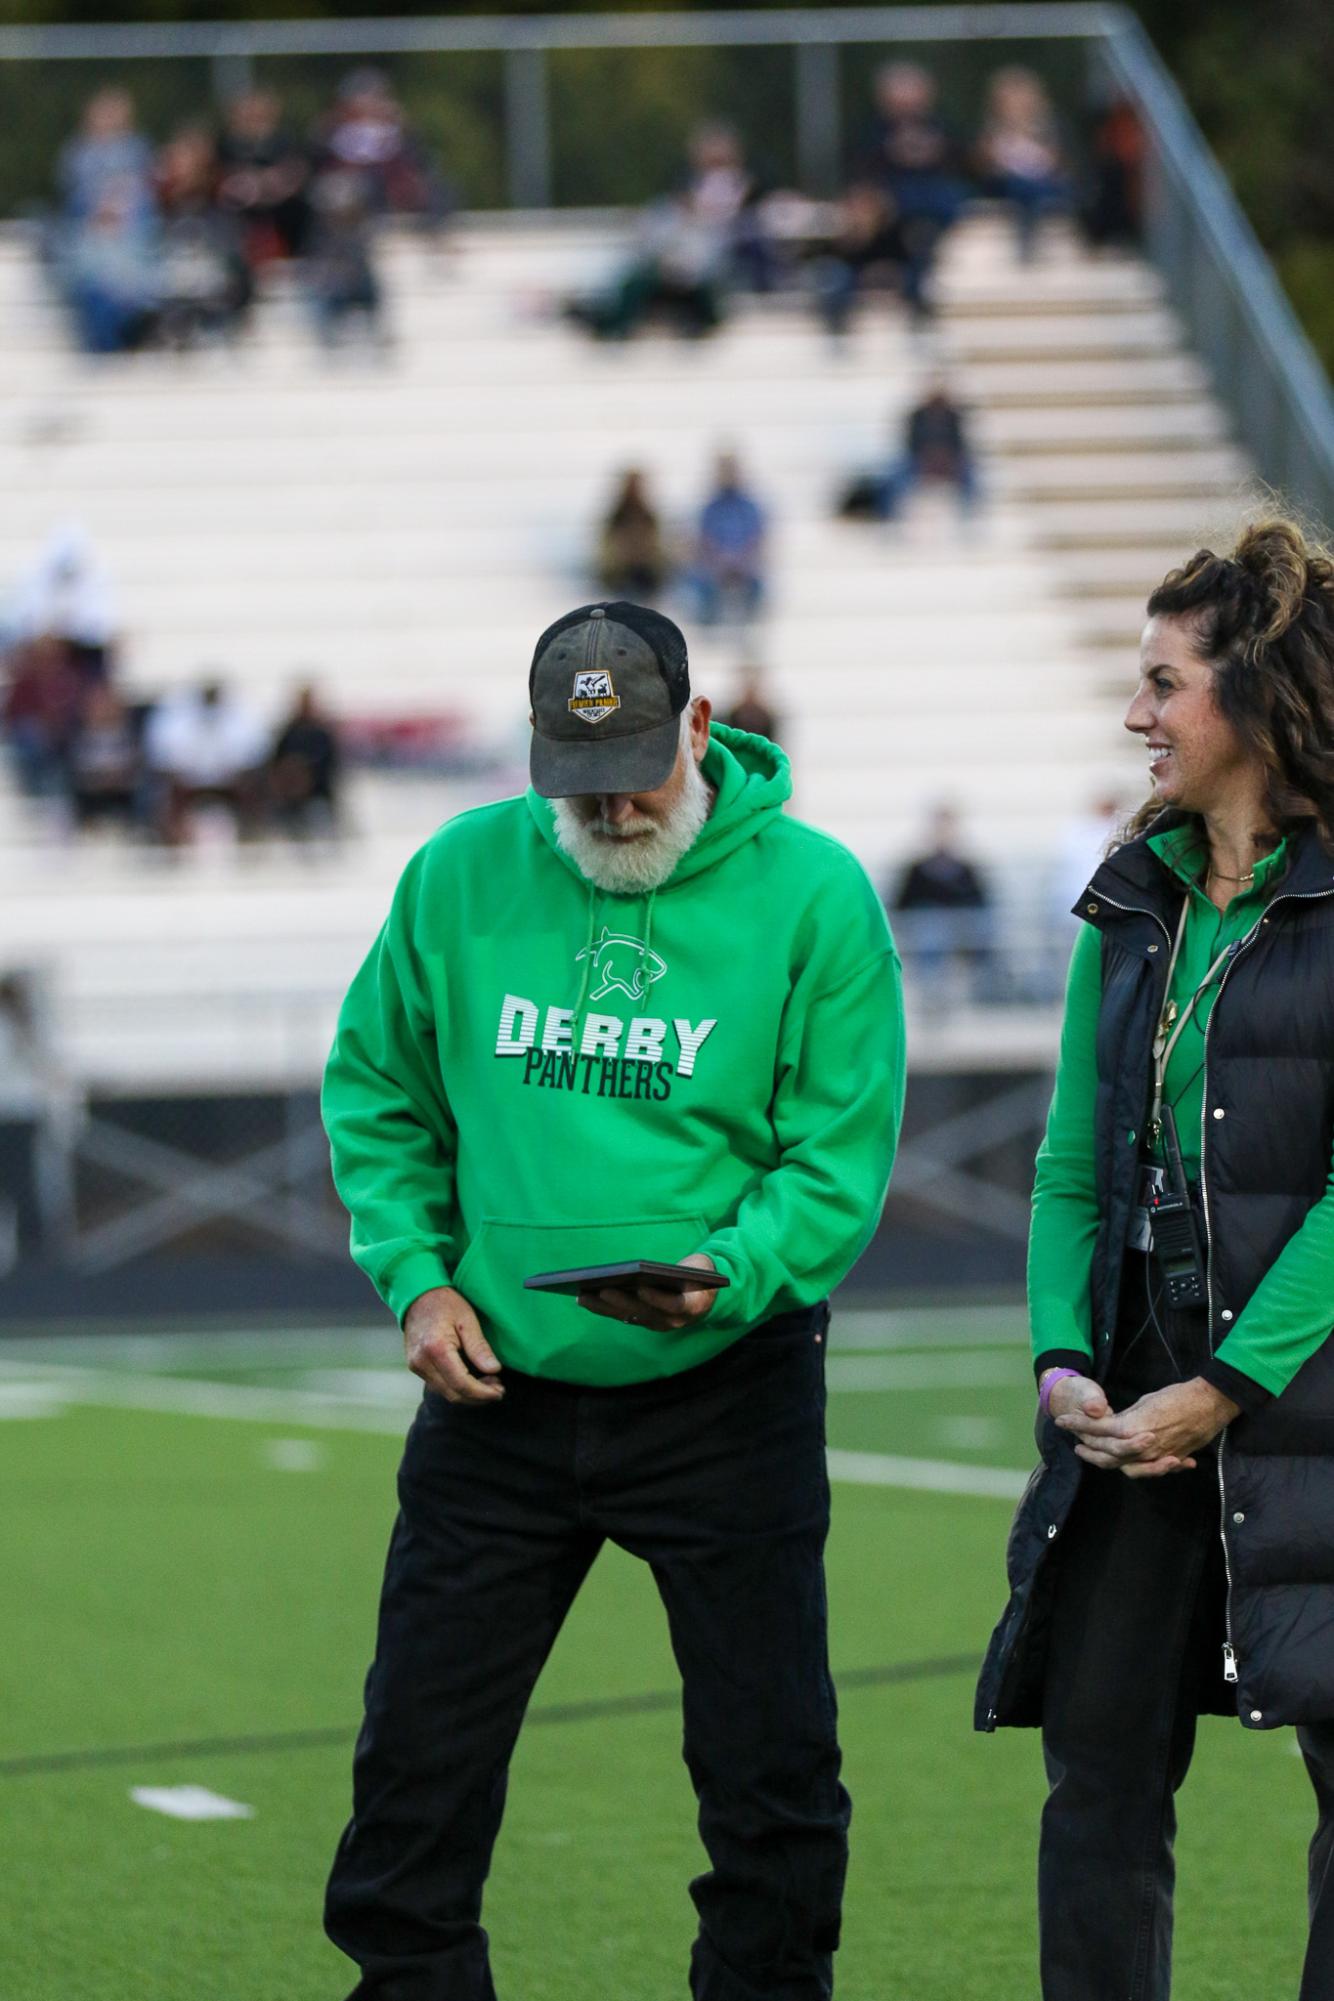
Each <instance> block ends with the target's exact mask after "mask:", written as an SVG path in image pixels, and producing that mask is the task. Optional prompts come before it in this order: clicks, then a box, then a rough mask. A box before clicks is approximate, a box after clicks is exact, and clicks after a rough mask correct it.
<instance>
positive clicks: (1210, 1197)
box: [976, 815, 1334, 1729]
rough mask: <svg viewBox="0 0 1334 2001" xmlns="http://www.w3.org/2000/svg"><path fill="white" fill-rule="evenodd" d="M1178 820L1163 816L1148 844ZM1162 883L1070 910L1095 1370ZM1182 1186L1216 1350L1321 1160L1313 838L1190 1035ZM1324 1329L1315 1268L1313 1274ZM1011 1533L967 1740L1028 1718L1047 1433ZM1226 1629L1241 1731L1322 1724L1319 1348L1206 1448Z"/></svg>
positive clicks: (1038, 1656) (1323, 1073)
mask: <svg viewBox="0 0 1334 2001" xmlns="http://www.w3.org/2000/svg"><path fill="white" fill-rule="evenodd" d="M1178 818H1179V816H1169V815H1164V816H1163V817H1162V818H1161V819H1160V820H1159V821H1158V822H1157V823H1156V825H1155V827H1154V829H1153V830H1152V831H1154V832H1160V831H1164V830H1166V828H1167V827H1169V826H1171V825H1172V824H1174V821H1175V820H1176V819H1178ZM1182 894H1183V890H1182V886H1181V883H1180V881H1179V880H1178V878H1177V877H1176V876H1174V875H1173V874H1172V872H1171V871H1170V870H1169V869H1168V868H1167V867H1166V866H1165V865H1164V864H1163V863H1162V862H1161V861H1160V860H1159V859H1158V857H1157V856H1156V855H1155V854H1154V852H1153V850H1152V849H1151V848H1150V847H1149V845H1148V841H1147V837H1145V838H1142V839H1140V840H1137V841H1132V842H1130V843H1128V844H1127V845H1126V846H1125V847H1123V848H1119V849H1118V850H1117V851H1116V853H1115V854H1114V855H1112V856H1111V857H1110V858H1109V859H1108V860H1107V861H1105V862H1104V863H1103V865H1102V867H1101V868H1100V869H1099V870H1098V872H1097V874H1096V875H1095V876H1094V878H1093V880H1092V882H1091V883H1090V884H1089V886H1088V889H1087V890H1086V891H1085V893H1084V895H1083V896H1082V897H1081V898H1080V900H1079V902H1078V903H1077V904H1076V906H1075V908H1076V911H1077V913H1078V914H1079V915H1080V916H1081V917H1083V918H1084V919H1085V921H1086V922H1088V923H1090V924H1094V925H1096V926H1097V928H1098V930H1099V931H1100V932H1101V934H1102V941H1103V950H1102V978H1103V1000H1102V1010H1101V1013H1100V1016H1099V1021H1098V1097H1097V1111H1096V1120H1095V1133H1094V1144H1095V1148H1096V1159H1097V1181H1098V1194H1099V1205H1100V1208H1101V1211H1102V1227H1101V1229H1100V1232H1099V1236H1098V1242H1097V1246H1096V1249H1095V1252H1094V1259H1093V1273H1092V1307H1093V1327H1094V1343H1095V1355H1096V1360H1095V1367H1096V1369H1097V1372H1098V1373H1099V1374H1100V1375H1101V1374H1104V1373H1105V1372H1106V1369H1107V1366H1108V1363H1109V1361H1110V1358H1111V1345H1112V1330H1113V1329H1114V1328H1115V1326H1116V1310H1117V1294H1118V1290H1119V1286H1120V1277H1121V1265H1122V1249H1123V1246H1124V1243H1125V1238H1126V1229H1127V1225H1128V1222H1129V1217H1130V1210H1131V1207H1132V1205H1133V1203H1134V1199H1135V1189H1136V1180H1137V1169H1138V1161H1139V1158H1140V1155H1141V1152H1142V1149H1143V1134H1144V1125H1145V1121H1146V1120H1147V1117H1148V1111H1149V1096H1150V1088H1151V1081H1152V1056H1151V1045H1152V1041H1153V1033H1154V1027H1155V1024H1156V1022H1157V1020H1158V1017H1159V1014H1160V1011H1161V1008H1162V1000H1163V989H1164V985H1165V982H1166V977H1167V965H1168V960H1169V959H1170V957H1171V949H1172V936H1173V932H1174V928H1175V924H1176V920H1177V917H1178V915H1179V913H1180V910H1181V898H1182ZM1205 1052H1206V1054H1205V1093H1204V1119H1203V1135H1202V1148H1201V1184H1202V1188H1203V1193H1204V1201H1205V1210H1206V1217H1207V1222H1208V1234H1209V1320H1210V1336H1211V1343H1212V1345H1213V1346H1214V1347H1217V1346H1218V1345H1219V1344H1220V1342H1221V1341H1222V1340H1223V1339H1224V1338H1225V1337H1226V1335H1227V1333H1228V1332H1229V1329H1230V1327H1231V1326H1232V1324H1233V1322H1234V1321H1235V1319H1236V1317H1237V1316H1238V1315H1239V1314H1240V1312H1241V1310H1242V1308H1243V1307H1244V1306H1245V1304H1246V1302H1247V1300H1248V1299H1249V1298H1250V1296H1251V1294H1252V1293H1253V1292H1254V1291H1255V1289H1256V1287H1257V1286H1258V1284H1259V1283H1260V1280H1261V1279H1262V1278H1263V1277H1264V1275H1265V1273H1266V1271H1267V1270H1268V1269H1269V1267H1270V1265H1271V1264H1272V1263H1273V1262H1274V1259H1275V1258H1276V1257H1277V1255H1278V1253H1279V1252H1280V1251H1281V1250H1282V1248H1283V1246H1284V1244H1285V1243H1286V1242H1287V1241H1288V1239H1289V1237H1291V1236H1292V1235H1293V1233H1294V1232H1295V1231H1296V1230H1297V1229H1298V1228H1299V1227H1300V1225H1301V1223H1302V1220H1303V1218H1304V1217H1305V1215H1306V1214H1307V1211H1308V1210H1309V1209H1310V1208H1311V1207H1312V1206H1313V1204H1314V1203H1316V1202H1318V1201H1319V1200H1320V1198H1321V1196H1322V1195H1323V1194H1324V1193H1325V1190H1326V1187H1327V1186H1328V1183H1329V1177H1330V1162H1331V1153H1332V1152H1334V858H1331V856H1330V855H1329V854H1328V853H1327V851H1326V850H1325V848H1324V847H1323V845H1322V844H1321V842H1320V841H1319V839H1318V838H1317V837H1316V835H1315V834H1314V833H1308V834H1305V835H1303V836H1301V837H1300V838H1299V839H1297V840H1296V841H1295V842H1294V851H1293V859H1292V863H1291V866H1290V867H1289V869H1288V872H1287V874H1286V875H1285V876H1284V878H1283V880H1282V881H1281V882H1280V883H1279V885H1278V887H1277V888H1276V890H1275V891H1274V893H1273V895H1272V897H1271V898H1270V901H1269V903H1268V904H1267V906H1266V907H1265V909H1264V911H1263V913H1262V914H1261V915H1260V917H1259V918H1258V919H1257V922H1256V925H1255V927H1254V929H1253V930H1252V931H1251V932H1250V933H1249V934H1248V935H1247V937H1246V938H1245V939H1244V940H1243V941H1242V942H1241V944H1240V945H1239V946H1237V947H1236V948H1235V949H1234V951H1233V955H1232V958H1231V960H1230V961H1229V963H1228V965H1227V966H1226V968H1225V969H1224V972H1223V975H1222V984H1221V987H1220V990H1219V992H1218V994H1217V996H1216V998H1215V1001H1214V1007H1213V1011H1212V1014H1211V1015H1210V1018H1209V1022H1208V1028H1207V1035H1206V1042H1205ZM1330 1323H1331V1327H1334V1270H1332V1271H1331V1273H1330ZM1040 1445H1041V1448H1042V1452H1043V1465H1042V1466H1041V1467H1040V1468H1039V1469H1038V1471H1037V1472H1036V1473H1035V1474H1034V1477H1033V1479H1032V1480H1031V1481H1030V1482H1029V1487H1028V1490H1027V1492H1026V1493H1025V1495H1024V1498H1023V1500H1022V1501H1021V1503H1020V1506H1019V1512H1018V1514H1017V1516H1016V1518H1015V1523H1014V1528H1013V1530H1012V1532H1011V1538H1010V1548H1009V1570H1010V1582H1011V1587H1012V1592H1011V1601H1010V1605H1009V1607H1008V1608H1007V1611H1006V1613H1005V1615H1004V1617H1003V1618H1002V1620H1001V1622H1000V1625H999V1626H998V1627H997V1629H996V1633H995V1635H994V1636H993V1640H992V1645H991V1649H990V1651H989V1653H988V1656H987V1662H986V1665H985V1666H984V1668H983V1672H982V1679H981V1683H980V1685H979V1691H978V1705H977V1716H976V1721H977V1724H978V1727H979V1728H981V1729H993V1728H995V1727H996V1725H997V1724H998V1723H999V1724H1003V1723H1033V1722H1037V1721H1038V1720H1039V1707H1040V1696H1041V1673H1042V1653H1043V1651H1044V1646H1043V1643H1044V1639H1045V1629H1046V1603H1045V1593H1044V1589H1043V1576H1042V1573H1043V1570H1044V1568H1045V1558H1046V1555H1047V1553H1048V1552H1049V1550H1050V1549H1051V1547H1052V1545H1053V1543H1054V1542H1055V1541H1056V1539H1057V1538H1058V1536H1059V1534H1060V1530H1061V1528H1062V1527H1063V1525H1064V1522H1065V1518H1066V1516H1067V1514H1068V1512H1069V1509H1070V1506H1071V1505H1072V1503H1073V1500H1074V1496H1075V1493H1076V1491H1077V1489H1078V1485H1079V1478H1080V1468H1081V1465H1082V1462H1081V1461H1079V1460H1077V1459H1076V1458H1075V1457H1074V1454H1073V1451H1072V1449H1071V1447H1070V1441H1069V1440H1068V1438H1067V1437H1066V1436H1065V1435H1064V1434H1063V1433H1060V1432H1058V1431H1056V1430H1055V1427H1054V1426H1051V1425H1045V1426H1043V1427H1042V1428H1041V1433H1040ZM1219 1465H1220V1506H1221V1528H1222V1534H1223V1540H1224V1545H1225V1549H1226V1552H1227V1558H1228V1572H1229V1578H1230V1584H1231V1589H1230V1592H1229V1622H1228V1623H1229V1635H1230V1638H1231V1642H1232V1645H1233V1648H1234V1650H1235V1652H1236V1656H1237V1664H1238V1683H1237V1708H1238V1713H1239V1715H1240V1716H1241V1719H1242V1721H1243V1723H1246V1724H1248V1725H1249V1726H1250V1727H1252V1728H1255V1729H1268V1728H1271V1727H1274V1726H1277V1725H1279V1724H1284V1723H1298V1722H1317V1721H1328V1720H1331V1719H1334V1645H1331V1644H1330V1639H1329V1635H1330V1633H1331V1632H1332V1631H1334V1341H1327V1342H1326V1343H1325V1345H1324V1346H1323V1347H1322V1348H1320V1349H1319V1350H1318V1351H1317V1352H1316V1353H1315V1354H1314V1355H1313V1356H1312V1357H1311V1359H1310V1360H1309V1361H1308V1362H1307V1363H1306V1364H1305V1366H1304V1367H1303V1368H1302V1369H1301V1370H1300V1371H1299V1372H1298V1374H1297V1376H1296V1377H1295V1378H1294V1380H1293V1381H1292V1382H1291V1383H1290V1384H1289V1386H1288V1388H1287V1389H1286V1390H1285V1391H1284V1392H1283V1394H1282V1395H1281V1396H1279V1397H1276V1398H1275V1399H1274V1400H1273V1401H1272V1402H1271V1403H1269V1404H1267V1405H1266V1406H1265V1407H1264V1409H1263V1410H1261V1411H1260V1412H1258V1413H1257V1414H1256V1415H1255V1416H1254V1417H1245V1416H1243V1417H1239V1418H1238V1419H1237V1420H1236V1421H1235V1423H1233V1424H1232V1425H1230V1426H1229V1427H1228V1430H1227V1431H1226V1433H1225V1434H1224V1438H1223V1442H1222V1447H1221V1452H1220V1459H1219Z"/></svg>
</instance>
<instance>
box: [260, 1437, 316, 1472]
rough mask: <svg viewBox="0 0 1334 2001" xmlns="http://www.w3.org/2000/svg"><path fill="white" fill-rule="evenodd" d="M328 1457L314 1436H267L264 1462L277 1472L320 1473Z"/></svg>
mask: <svg viewBox="0 0 1334 2001" xmlns="http://www.w3.org/2000/svg"><path fill="white" fill-rule="evenodd" d="M325 1458H326V1454H325V1450H324V1447H323V1446H322V1445H317V1444H316V1443H315V1440H314V1439H313V1438H266V1439H265V1441H264V1462H265V1464H266V1465H268V1466H272V1468H273V1470H274V1472H275V1473H318V1472H319V1470H320V1468H321V1467H322V1466H323V1465H324V1462H325Z"/></svg>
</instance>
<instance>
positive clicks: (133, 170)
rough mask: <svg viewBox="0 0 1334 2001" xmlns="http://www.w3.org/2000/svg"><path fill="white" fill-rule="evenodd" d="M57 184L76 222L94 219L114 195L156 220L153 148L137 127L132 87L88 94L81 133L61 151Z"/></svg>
mask: <svg viewBox="0 0 1334 2001" xmlns="http://www.w3.org/2000/svg"><path fill="white" fill-rule="evenodd" d="M56 186H57V189H58V190H59V194H60V202H61V207H62V209H63V210H64V213H65V215H66V217H67V218H68V220H69V221H71V222H74V223H80V222H87V221H89V220H90V219H91V218H92V217H93V216H94V215H96V214H97V212H98V210H99V209H100V208H101V206H102V204H103V202H104V201H105V200H106V198H107V197H108V195H112V194H114V196H115V199H116V203H117V206H118V207H119V208H120V209H121V210H122V211H123V212H124V213H126V214H127V215H129V216H131V217H133V218H135V219H136V220H138V221H140V222H147V221H150V220H151V219H152V216H153V213H154V200H153V148H152V146H151V145H150V144H149V142H148V140H147V139H145V137H144V135H143V133H142V132H139V131H137V130H136V129H135V119H134V99H133V98H132V97H131V96H130V93H129V91H128V90H120V89H118V88H117V87H115V86H112V87H110V88H108V89H106V90H99V91H97V92H96V93H95V94H94V95H93V96H92V97H90V98H89V99H88V102H87V104H86V105H85V106H84V110H83V117H82V119H81V121H80V124H79V130H78V133H77V134H76V135H75V137H74V138H72V139H68V140H66V142H65V144H64V146H63V147H62V148H61V150H60V156H59V159H58V160H57V162H56Z"/></svg>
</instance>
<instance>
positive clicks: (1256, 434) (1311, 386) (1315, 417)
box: [1102, 12, 1334, 526]
mask: <svg viewBox="0 0 1334 2001" xmlns="http://www.w3.org/2000/svg"><path fill="white" fill-rule="evenodd" d="M1102 55H1103V58H1104V60H1105V61H1106V62H1107V65H1108V67H1109V69H1110V70H1111V72H1112V74H1113V75H1114V77H1115V78H1116V80H1117V82H1118V83H1119V84H1120V85H1121V86H1122V87H1123V88H1124V89H1125V90H1126V92H1127V93H1128V94H1129V96H1130V97H1131V98H1132V99H1133V100H1134V102H1135V104H1136V105H1137V107H1138V109H1139V112H1140V116H1141V117H1142V119H1143V121H1144V124H1145V126H1146V128H1147V129H1148V130H1149V131H1150V132H1151V133H1152V135H1153V140H1154V159H1153V175H1154V179H1155V180H1156V182H1157V185H1156V187H1154V188H1153V189H1152V190H1151V195H1150V201H1149V205H1148V226H1149V244H1148V248H1149V253H1150V255H1151V256H1152V257H1153V260H1154V262H1155V263H1156V264H1157V265H1158V267H1159V269H1160V270H1161V271H1162V273H1163V275H1164V277H1165V279H1166V280H1167V284H1168V288H1169V291H1170V292H1171V294H1172V296H1173V300H1174V303H1175V304H1176V305H1177V307H1178V310H1179V311H1180V312H1181V313H1182V315H1183V317H1184V318H1185V320H1186V321H1187V324H1188V326H1189V328H1190V333H1191V337H1192V340H1193V342H1194V345H1195V346H1196V347H1197V348H1198V349H1199V350H1200V352H1201V353H1202V354H1203V355H1204V357H1205V359H1206V360H1207V361H1208V362H1209V364H1210V367H1211V369H1212V372H1213V376H1214V383H1215V387H1216V389H1217V390H1218V393H1219V394H1220V395H1221V396H1222V397H1223V399H1224V400H1225V401H1226V402H1227V403H1228V404H1229V405H1230V407H1231V409H1232V412H1233V415H1234V417H1235V418H1236V422H1237V429H1238V431H1239V432H1240V434H1241V436H1242V439H1243V440H1244V442H1245V443H1246V444H1247V445H1248V446H1249V448H1250V451H1251V455H1252V457H1253V458H1254V459H1255V461H1256V463H1257V465H1259V466H1260V467H1261V469H1262V470H1265V471H1267V472H1269V475H1270V477H1271V479H1272V481H1273V483H1274V484H1275V485H1277V486H1279V487H1281V488H1286V489H1288V490H1289V492H1290V494H1291V495H1292V497H1293V498H1296V499H1305V500H1306V502H1307V504H1308V505H1310V506H1312V507H1313V508H1315V509H1316V510H1317V511H1318V512H1319V513H1320V514H1321V516H1322V517H1323V519H1324V520H1325V521H1326V522H1327V523H1328V524H1330V525H1331V526H1334V397H1331V394H1330V387H1329V382H1328V380H1327V378H1326V375H1325V371H1324V369H1323V368H1322V367H1321V364H1320V361H1319V358H1318V357H1317V355H1316V352H1315V349H1314V348H1313V347H1312V345H1311V343H1310V340H1309V339H1308V338H1307V336H1306V333H1305V332H1304V330H1303V328H1302V326H1301V324H1300V322H1299V321H1298V319H1297V315H1296V314H1295V313H1294V311H1293V309H1292V305H1291V302H1290V301H1289V299H1288V297H1287V294H1286V293H1285V292H1284V291H1283V289H1282V287H1281V285H1280V284H1279V282H1278V279H1277V277H1276V276H1275V274H1274V268H1273V266H1272V264H1271V263H1270V262H1269V259H1268V258H1267V257H1266V256H1265V253H1264V251H1263V249H1262V248H1261V246H1260V243H1259V240H1258V239H1257V237H1256V234H1255V231H1254V230H1253V229H1252V227H1251V224H1250V222H1249V221H1248V220H1247V218H1246V215H1245V214H1244V212H1243V210H1242V208H1241V205H1240V203H1239V202H1238V200H1237V198H1236V195H1235V194H1234V193H1233V191H1232V188H1231V186H1230V184H1229V182H1228V180H1227V178H1226V176H1225V175H1224V173H1223V171H1222V169H1221V167H1220V166H1219V164H1218V161H1217V160H1216V159H1215V157H1214V155H1213V153H1212V152H1211V151H1210V149H1209V147H1208V145H1207V144H1206V142H1205V140H1204V137H1203V135H1202V134H1201V132H1200V129H1199V127H1198V125H1197V124H1196V123H1195V120H1194V118H1193V117H1192V115H1191V113H1190V111H1189V109H1188V108H1187V106H1186V103H1185V100H1184V99H1183V97H1182V95H1181V92H1180V91H1179V90H1178V88H1177V86H1176V83H1175V82H1174V81H1173V78H1172V76H1171V75H1170V73H1169V72H1168V70H1167V68H1166V67H1165V65H1164V64H1163V61H1162V59H1161V57H1160V56H1159V55H1158V52H1157V50H1156V49H1155V48H1154V46H1153V43H1152V42H1151V40H1150V39H1149V36H1148V35H1147V33H1146V32H1145V29H1144V26H1143V24H1142V23H1141V22H1140V21H1139V20H1137V19H1136V18H1135V16H1134V15H1132V14H1130V13H1128V12H1121V13H1120V18H1119V20H1118V21H1117V24H1116V26H1115V28H1114V30H1113V32H1112V34H1111V35H1110V36H1109V37H1108V40H1107V43H1106V45H1105V47H1104V49H1103V50H1102ZM1206 258H1207V262H1206V261H1205V260H1206ZM1219 294H1222V295H1223V297H1224V298H1225V299H1226V302H1227V311H1226V312H1223V313H1220V312H1218V310H1217V304H1218V295H1219ZM1243 327H1248V328H1249V330H1250V336H1251V340H1250V343H1249V348H1250V352H1249V354H1248V353H1247V351H1246V350H1247V346H1248V344H1247V343H1246V342H1245V341H1244V340H1243V338H1242V328H1243ZM1248 361H1252V362H1264V363H1267V365H1268V371H1269V382H1268V384H1266V385H1263V387H1262V386H1261V385H1259V384H1257V383H1255V382H1254V381H1253V380H1252V381H1249V382H1248V381H1247V380H1245V379H1244V378H1245V375H1246V370H1247V364H1248ZM1257 391H1259V392H1260V393H1257ZM1271 469H1272V470H1271Z"/></svg>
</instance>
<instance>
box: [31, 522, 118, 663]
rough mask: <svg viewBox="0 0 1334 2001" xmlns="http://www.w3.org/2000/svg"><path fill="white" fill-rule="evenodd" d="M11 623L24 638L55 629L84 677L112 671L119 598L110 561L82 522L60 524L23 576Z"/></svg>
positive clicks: (56, 634)
mask: <svg viewBox="0 0 1334 2001" xmlns="http://www.w3.org/2000/svg"><path fill="white" fill-rule="evenodd" d="M9 624H10V626H11V628H12V630H13V632H14V633H15V635H16V636H17V637H18V638H20V639H36V638H38V637H39V636H40V635H41V634H43V633H52V634H54V635H55V636H56V638H58V639H60V640H63V641H64V642H65V646H66V649H67V654H68V657H69V659H70V660H71V661H72V663H73V665H74V666H75V667H76V668H77V669H78V671H79V673H80V675H81V676H82V677H83V678H84V680H85V681H88V680H94V681H95V680H101V679H103V678H105V676H106V675H107V674H108V673H109V672H110V671H111V666H112V658H113V652H114V647H115V641H116V629H117V614H116V600H115V595H114V592H113V591H112V587H111V579H110V577H109V576H108V574H107V570H106V567H105V565H104V564H103V563H102V562H101V560H100V559H99V557H98V556H97V554H96V553H95V551H94V549H93V545H92V543H91V541H90V540H89V537H88V531H87V530H86V529H85V528H84V527H83V525H82V523H81V522H78V521H64V522H62V523H61V524H60V525H59V526H58V527H57V528H55V529H54V530H53V531H52V533H51V535H50V536H49V537H48V538H47V541H46V543H45V545H44V547H43V548H42V550H41V552H40V554H39V555H38V557H37V560H36V562H34V563H33V564H32V566H31V567H30V568H29V569H28V570H27V571H26V572H25V573H24V574H23V575H22V576H21V577H20V578H19V581H18V584H17V586H16V588H15V591H14V597H13V600H12V608H11V612H10V618H9Z"/></svg>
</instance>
